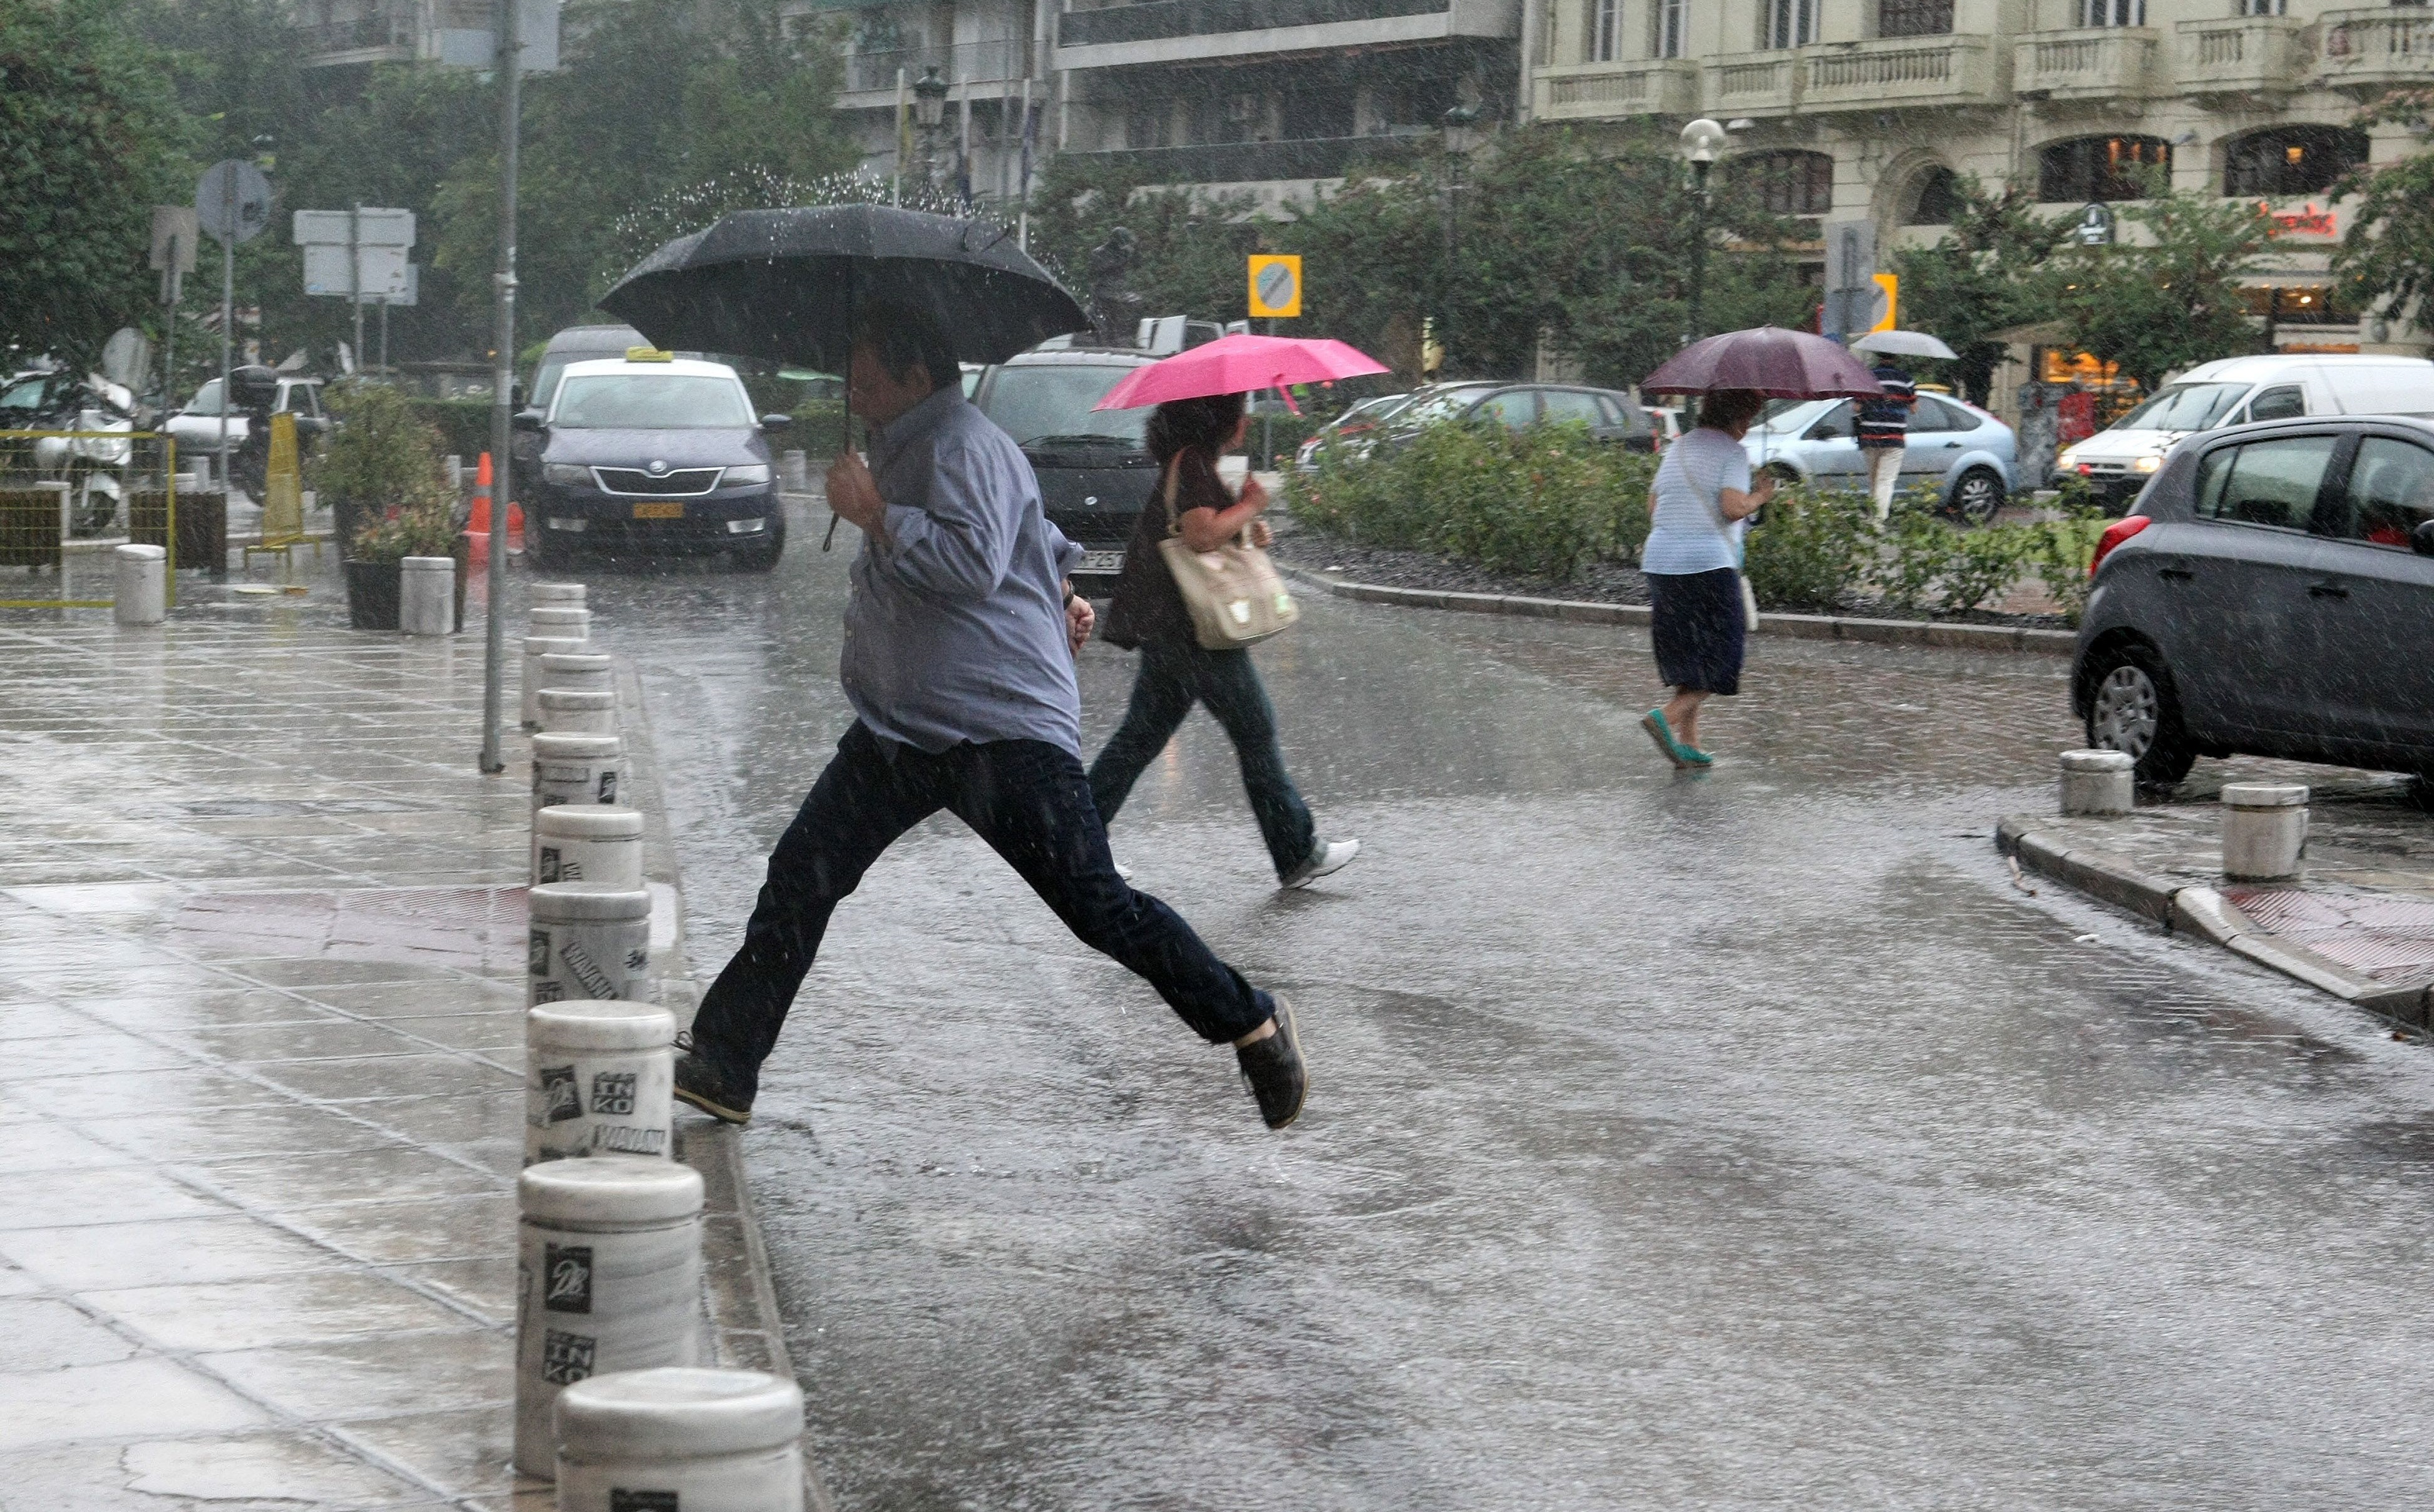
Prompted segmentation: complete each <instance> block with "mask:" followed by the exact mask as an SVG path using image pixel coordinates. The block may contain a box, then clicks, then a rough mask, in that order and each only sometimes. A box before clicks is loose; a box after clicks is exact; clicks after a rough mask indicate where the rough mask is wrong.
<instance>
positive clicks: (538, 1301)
mask: <svg viewBox="0 0 2434 1512" xmlns="http://www.w3.org/2000/svg"><path fill="white" fill-rule="evenodd" d="M701 1202H702V1186H701V1173H700V1172H699V1171H696V1170H694V1168H693V1167H692V1166H690V1165H683V1164H677V1162H675V1161H670V1160H651V1159H647V1158H644V1157H643V1156H638V1155H605V1156H602V1157H601V1158H599V1159H597V1160H585V1161H551V1162H549V1163H548V1164H541V1165H530V1166H526V1167H525V1168H524V1171H523V1175H521V1176H519V1177H518V1178H517V1179H516V1203H517V1206H518V1207H519V1208H520V1209H521V1210H522V1213H523V1222H522V1223H521V1224H519V1225H518V1230H519V1233H518V1238H519V1243H518V1245H517V1256H516V1279H517V1293H518V1295H517V1300H516V1440H515V1465H516V1469H518V1470H523V1472H524V1473H525V1474H527V1475H549V1474H553V1473H555V1472H556V1470H557V1437H556V1434H555V1433H554V1431H553V1430H554V1428H555V1424H554V1423H553V1422H552V1420H551V1411H550V1409H551V1408H552V1407H553V1406H555V1405H556V1404H557V1394H558V1392H559V1391H561V1390H563V1389H564V1388H565V1387H567V1386H570V1385H574V1383H575V1382H578V1381H583V1380H588V1379H590V1378H591V1377H592V1376H595V1375H603V1374H606V1373H608V1372H609V1371H611V1370H641V1369H648V1368H651V1367H653V1366H668V1365H691V1364H693V1363H694V1359H695V1358H696V1357H697V1353H698V1351H699V1348H700V1338H701Z"/></svg>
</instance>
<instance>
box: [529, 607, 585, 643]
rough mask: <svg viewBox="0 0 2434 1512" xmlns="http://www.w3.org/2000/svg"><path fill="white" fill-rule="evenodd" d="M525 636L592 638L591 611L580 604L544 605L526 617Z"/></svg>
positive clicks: (534, 609)
mask: <svg viewBox="0 0 2434 1512" xmlns="http://www.w3.org/2000/svg"><path fill="white" fill-rule="evenodd" d="M524 634H526V635H530V636H556V637H559V638H560V639H574V640H589V639H591V610H589V609H587V608H585V607H583V606H582V605H581V604H579V603H543V604H538V605H536V606H534V607H533V609H532V610H530V611H529V612H528V613H526V614H525V616H524Z"/></svg>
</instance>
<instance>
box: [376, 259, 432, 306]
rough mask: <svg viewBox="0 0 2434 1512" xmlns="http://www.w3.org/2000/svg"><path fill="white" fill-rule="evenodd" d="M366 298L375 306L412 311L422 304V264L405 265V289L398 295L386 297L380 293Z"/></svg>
mask: <svg viewBox="0 0 2434 1512" xmlns="http://www.w3.org/2000/svg"><path fill="white" fill-rule="evenodd" d="M364 297H365V298H367V299H369V300H371V301H372V302H373V303H374V304H385V305H391V306H394V307H396V308H397V309H400V310H405V309H410V308H412V307H413V306H415V305H417V304H420V303H421V302H422V264H421V263H407V264H406V265H405V287H404V288H403V290H401V291H399V292H398V293H396V294H392V295H389V296H387V297H383V296H381V295H380V294H379V293H377V292H375V293H371V294H368V295H366V296H364Z"/></svg>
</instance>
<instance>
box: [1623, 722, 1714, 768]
mask: <svg viewBox="0 0 2434 1512" xmlns="http://www.w3.org/2000/svg"><path fill="white" fill-rule="evenodd" d="M1639 727H1640V728H1641V729H1643V730H1646V731H1647V732H1648V738H1649V739H1652V740H1654V741H1655V742H1656V749H1658V750H1659V751H1662V752H1664V753H1665V759H1666V760H1668V761H1671V762H1672V763H1673V764H1674V765H1675V766H1677V767H1687V766H1692V765H1696V764H1697V763H1696V762H1694V761H1693V760H1692V757H1693V756H1697V755H1698V753H1696V752H1694V751H1692V750H1691V749H1690V748H1689V747H1688V746H1687V745H1684V744H1683V743H1682V742H1681V741H1679V740H1677V739H1673V726H1671V724H1668V723H1667V722H1665V711H1664V710H1663V709H1661V708H1653V709H1650V710H1649V711H1648V712H1647V713H1646V714H1643V715H1641V716H1640V719H1639ZM1702 759H1704V758H1702Z"/></svg>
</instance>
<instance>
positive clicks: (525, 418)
mask: <svg viewBox="0 0 2434 1512" xmlns="http://www.w3.org/2000/svg"><path fill="white" fill-rule="evenodd" d="M510 423H512V424H513V425H514V426H515V428H516V429H517V430H519V431H546V430H548V429H549V427H548V426H547V425H545V424H543V423H542V419H541V413H540V411H539V410H518V411H516V413H515V416H514V417H513V419H512V421H511V422H510Z"/></svg>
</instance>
